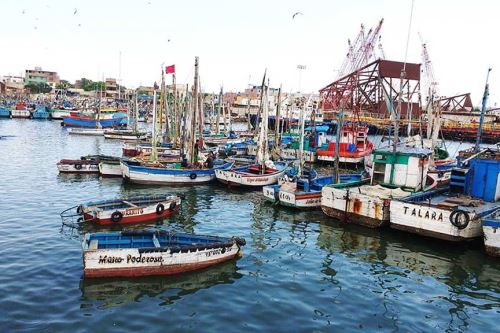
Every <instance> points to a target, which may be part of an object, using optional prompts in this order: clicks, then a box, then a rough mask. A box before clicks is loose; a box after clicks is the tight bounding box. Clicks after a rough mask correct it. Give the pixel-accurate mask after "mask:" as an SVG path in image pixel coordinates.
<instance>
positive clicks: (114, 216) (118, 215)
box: [111, 210, 123, 223]
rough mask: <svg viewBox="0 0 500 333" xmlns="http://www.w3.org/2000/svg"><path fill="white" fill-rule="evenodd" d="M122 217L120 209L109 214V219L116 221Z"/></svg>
mask: <svg viewBox="0 0 500 333" xmlns="http://www.w3.org/2000/svg"><path fill="white" fill-rule="evenodd" d="M122 217H123V214H122V213H121V212H120V211H118V210H117V211H115V212H113V214H111V221H113V222H115V223H117V222H120V221H121V219H122Z"/></svg>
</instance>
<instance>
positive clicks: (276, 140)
mask: <svg viewBox="0 0 500 333" xmlns="http://www.w3.org/2000/svg"><path fill="white" fill-rule="evenodd" d="M280 110H281V85H280V88H279V89H278V100H277V102H276V117H275V120H274V146H275V147H276V148H278V146H279V141H280Z"/></svg>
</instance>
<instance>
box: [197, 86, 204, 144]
mask: <svg viewBox="0 0 500 333" xmlns="http://www.w3.org/2000/svg"><path fill="white" fill-rule="evenodd" d="M198 85H199V87H198V91H199V93H198V100H197V102H198V103H199V105H198V149H200V148H201V147H203V124H204V123H205V122H204V120H203V119H204V117H203V115H204V112H203V109H204V107H203V106H204V99H203V93H202V92H201V80H200V78H199V77H198Z"/></svg>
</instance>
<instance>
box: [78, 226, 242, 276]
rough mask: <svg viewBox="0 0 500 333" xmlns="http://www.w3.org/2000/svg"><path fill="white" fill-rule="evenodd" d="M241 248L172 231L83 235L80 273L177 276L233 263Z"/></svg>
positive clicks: (234, 242) (230, 241) (235, 241)
mask: <svg viewBox="0 0 500 333" xmlns="http://www.w3.org/2000/svg"><path fill="white" fill-rule="evenodd" d="M245 244H246V242H245V239H243V238H239V237H231V238H229V237H218V236H206V235H194V234H188V233H180V232H176V231H174V230H173V231H163V230H157V231H147V230H146V231H128V232H126V231H122V232H111V233H94V234H85V236H84V237H83V242H82V252H83V272H84V276H85V277H86V278H96V277H134V276H147V275H171V274H179V273H184V272H189V271H194V270H198V269H202V268H206V267H210V266H213V265H216V264H219V263H222V262H225V261H228V260H232V259H235V258H236V257H238V256H239V255H241V247H242V246H244V245H245Z"/></svg>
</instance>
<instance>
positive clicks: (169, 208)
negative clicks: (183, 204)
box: [168, 201, 177, 212]
mask: <svg viewBox="0 0 500 333" xmlns="http://www.w3.org/2000/svg"><path fill="white" fill-rule="evenodd" d="M176 207H177V202H175V201H173V202H171V203H170V206H168V210H169V211H171V212H173V211H174V210H175V208H176Z"/></svg>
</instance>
